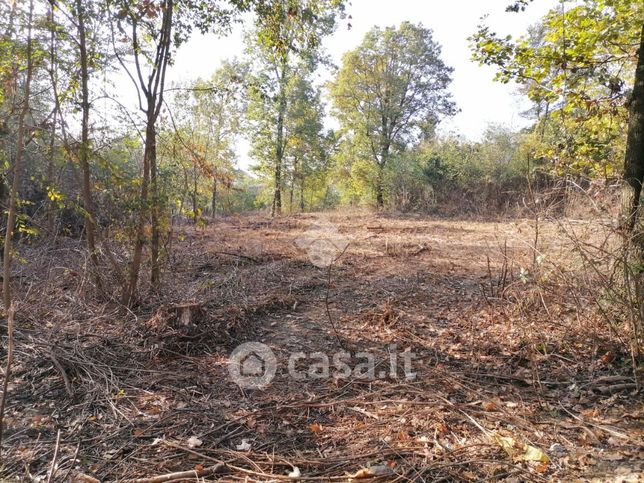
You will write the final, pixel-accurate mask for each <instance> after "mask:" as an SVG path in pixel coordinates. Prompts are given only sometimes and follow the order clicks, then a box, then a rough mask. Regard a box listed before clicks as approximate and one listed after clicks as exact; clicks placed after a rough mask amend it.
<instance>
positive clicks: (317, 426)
mask: <svg viewBox="0 0 644 483" xmlns="http://www.w3.org/2000/svg"><path fill="white" fill-rule="evenodd" d="M323 429H324V428H323V427H322V425H321V424H320V423H313V424H310V425H309V430H310V431H311V432H312V433H313V434H320V433H321V432H322V430H323Z"/></svg>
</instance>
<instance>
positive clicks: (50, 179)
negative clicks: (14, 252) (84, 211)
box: [45, 4, 58, 235]
mask: <svg viewBox="0 0 644 483" xmlns="http://www.w3.org/2000/svg"><path fill="white" fill-rule="evenodd" d="M48 17H49V18H48V21H49V25H50V32H49V33H50V36H49V62H50V69H51V72H50V75H51V78H52V79H55V78H56V70H57V65H56V62H57V61H56V27H55V25H54V21H55V15H54V5H53V4H51V5H50V7H49V13H48ZM57 121H58V103H55V106H54V118H53V120H52V123H51V126H52V127H51V134H50V136H51V137H50V139H49V159H48V160H47V178H46V180H45V184H46V187H47V190H48V193H47V195H49V190H51V187H52V185H53V184H54V165H55V162H56V159H55V153H56V123H57ZM46 203H47V205H46V220H47V222H46V223H47V233H48V234H49V235H53V234H54V225H55V221H56V220H55V219H54V216H55V215H54V200H52V199H50V198H49V196H47V200H46Z"/></svg>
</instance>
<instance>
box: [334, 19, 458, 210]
mask: <svg viewBox="0 0 644 483" xmlns="http://www.w3.org/2000/svg"><path fill="white" fill-rule="evenodd" d="M440 50H441V49H440V46H439V45H438V43H437V42H436V41H434V39H433V36H432V31H431V30H430V29H427V28H425V27H423V26H422V25H414V24H411V23H409V22H403V23H402V24H401V25H400V26H399V27H398V28H393V27H388V28H385V29H380V28H377V27H376V28H374V29H373V30H371V31H370V32H369V33H367V35H366V36H365V38H364V40H363V42H362V43H361V44H360V46H359V47H358V48H356V49H355V50H352V51H350V52H348V53H346V54H345V55H344V57H343V59H342V67H341V68H340V71H339V72H338V75H337V77H336V79H335V80H334V81H333V82H332V83H331V84H330V91H331V97H332V99H333V104H334V107H335V110H334V113H335V115H336V116H337V118H338V119H339V120H340V123H341V125H342V130H343V134H344V135H345V136H347V139H348V140H349V142H351V143H355V144H357V145H359V146H360V151H361V153H362V155H363V156H364V157H365V158H368V159H371V161H372V162H373V163H374V164H375V168H376V174H375V180H374V182H373V189H374V191H375V196H376V203H377V205H378V207H379V208H382V207H383V206H384V192H385V186H384V181H385V180H384V174H385V168H386V167H387V164H388V162H389V160H390V158H391V156H392V155H394V154H395V153H396V152H399V151H401V150H402V149H404V147H405V146H407V145H409V144H411V143H414V142H416V141H418V140H419V139H422V138H424V137H428V136H431V134H432V133H433V130H434V127H435V126H436V124H437V123H438V122H439V120H440V117H441V116H444V115H451V114H454V112H455V107H454V104H453V103H452V101H451V99H450V95H449V93H448V92H447V88H448V86H449V83H450V82H451V78H450V74H451V72H452V69H451V68H450V67H447V66H446V65H445V64H444V63H443V61H442V60H441V59H440Z"/></svg>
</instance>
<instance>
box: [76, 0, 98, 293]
mask: <svg viewBox="0 0 644 483" xmlns="http://www.w3.org/2000/svg"><path fill="white" fill-rule="evenodd" d="M88 6H91V2H86V1H84V0H74V7H73V13H74V17H75V21H76V28H77V34H78V58H79V61H80V62H79V64H80V85H81V88H80V93H81V102H80V104H81V112H82V118H81V139H80V145H79V154H78V160H79V162H80V165H81V171H82V175H83V189H82V191H83V208H84V212H85V236H86V238H87V250H88V251H89V256H90V259H91V260H92V263H93V265H94V275H95V277H96V282H97V286H98V287H100V280H101V278H100V275H99V272H98V253H97V250H96V217H95V214H94V203H93V201H92V181H91V172H90V162H89V155H90V150H91V146H90V141H89V115H90V107H91V106H90V101H89V76H90V62H91V59H92V58H95V55H93V54H95V52H91V51H88V35H87V27H86V24H87V21H88V19H93V21H94V22H95V23H98V22H100V18H99V17H98V15H97V12H91V15H88V11H89V10H88ZM94 30H96V29H94Z"/></svg>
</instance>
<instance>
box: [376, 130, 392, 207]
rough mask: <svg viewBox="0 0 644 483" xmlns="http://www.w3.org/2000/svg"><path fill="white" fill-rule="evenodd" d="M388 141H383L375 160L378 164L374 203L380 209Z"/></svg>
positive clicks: (383, 201) (383, 200) (382, 202)
mask: <svg viewBox="0 0 644 483" xmlns="http://www.w3.org/2000/svg"><path fill="white" fill-rule="evenodd" d="M389 147H390V144H389V142H385V144H384V145H383V146H382V149H381V150H380V159H379V160H376V162H377V164H378V174H377V177H376V204H377V205H378V209H379V210H381V209H382V208H384V206H385V193H384V191H385V187H384V183H385V166H386V165H387V161H388V160H389Z"/></svg>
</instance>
